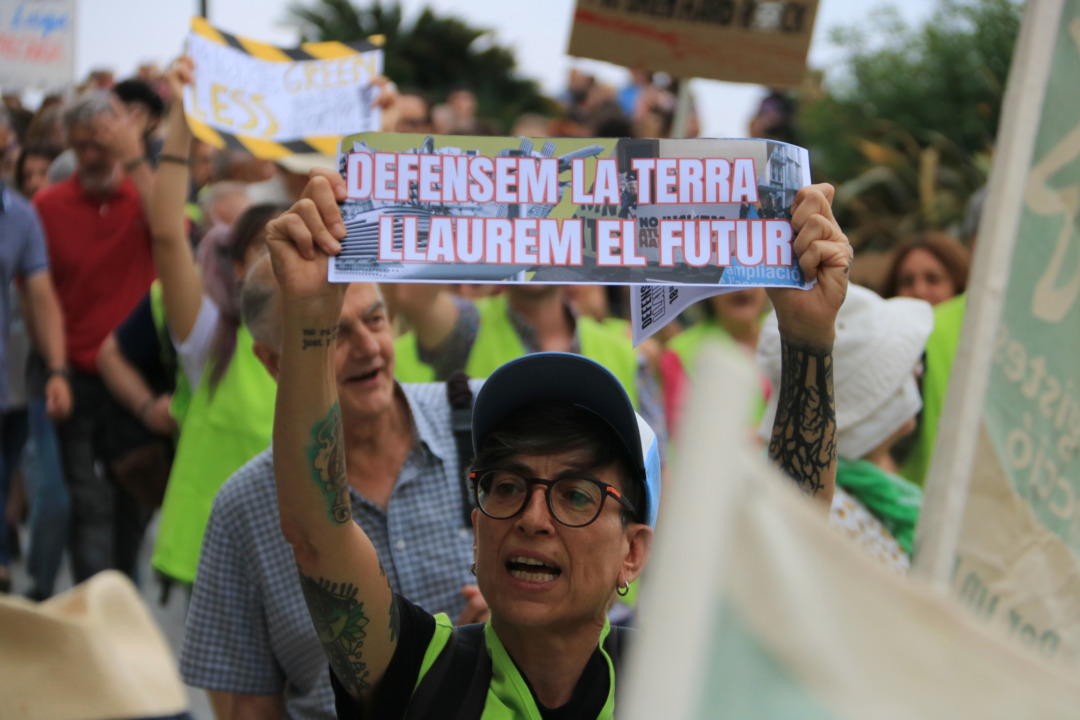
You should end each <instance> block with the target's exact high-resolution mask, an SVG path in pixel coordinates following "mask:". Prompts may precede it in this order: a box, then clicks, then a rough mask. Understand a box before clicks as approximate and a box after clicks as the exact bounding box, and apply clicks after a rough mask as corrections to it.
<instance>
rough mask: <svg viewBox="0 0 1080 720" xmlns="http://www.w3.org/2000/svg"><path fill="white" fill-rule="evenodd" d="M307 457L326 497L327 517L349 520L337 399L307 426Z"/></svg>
mask: <svg viewBox="0 0 1080 720" xmlns="http://www.w3.org/2000/svg"><path fill="white" fill-rule="evenodd" d="M308 460H309V461H310V462H311V476H312V478H313V479H314V480H315V484H316V485H318V486H319V489H320V490H322V493H323V497H325V498H326V511H327V515H329V517H330V520H331V521H332V522H335V523H337V524H339V525H344V524H345V523H347V522H349V521H350V520H352V509H351V508H350V506H349V480H348V477H347V476H346V475H345V445H344V442H343V441H342V430H341V408H340V407H339V405H338V403H334V405H333V407H331V408H330V412H328V413H327V414H326V417H325V418H323V419H322V420H320V421H319V422H317V423H315V425H314V427H312V428H311V442H310V444H309V445H308Z"/></svg>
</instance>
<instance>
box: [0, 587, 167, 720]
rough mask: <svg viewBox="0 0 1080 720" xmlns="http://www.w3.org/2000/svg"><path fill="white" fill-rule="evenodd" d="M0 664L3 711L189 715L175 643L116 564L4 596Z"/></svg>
mask: <svg viewBox="0 0 1080 720" xmlns="http://www.w3.org/2000/svg"><path fill="white" fill-rule="evenodd" d="M0 668H2V671H0V673H2V678H3V679H2V680H0V715H3V716H4V717H12V718H20V719H21V720H103V719H105V718H109V719H110V720H131V719H134V718H140V719H143V718H176V717H178V716H182V717H186V714H185V711H186V709H187V705H188V700H187V692H186V690H185V689H184V685H183V683H182V682H181V680H180V674H179V672H178V671H177V669H176V663H175V661H174V659H173V654H172V651H171V650H170V648H169V644H168V642H167V641H166V640H165V637H164V636H163V635H162V634H161V631H160V630H159V629H158V627H157V625H156V624H155V623H154V621H153V619H152V618H151V617H150V612H149V611H148V610H147V608H146V606H145V605H144V604H143V602H142V600H141V599H140V598H139V593H138V591H136V590H135V586H134V585H132V584H131V581H130V580H128V578H127V577H126V576H125V575H123V574H121V573H119V572H116V571H115V570H107V571H105V572H101V573H98V574H97V575H95V576H94V577H92V578H90V579H89V580H87V581H86V582H84V583H82V584H80V585H78V586H77V587H75V588H73V589H71V590H69V591H68V592H65V593H62V594H60V595H57V596H55V597H53V598H50V599H49V600H46V601H44V602H40V603H38V602H32V601H30V600H26V599H24V598H21V597H14V596H0Z"/></svg>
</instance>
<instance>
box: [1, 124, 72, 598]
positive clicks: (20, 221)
mask: <svg viewBox="0 0 1080 720" xmlns="http://www.w3.org/2000/svg"><path fill="white" fill-rule="evenodd" d="M10 133H11V127H10V121H9V119H8V114H7V111H6V110H4V109H2V108H0V160H2V159H3V156H4V155H5V154H6V151H7V147H8V140H9V137H10ZM0 237H2V238H3V240H4V242H3V245H2V249H0V424H2V425H3V430H4V432H5V433H10V432H12V431H13V430H14V429H15V426H16V418H15V417H14V413H13V412H12V411H13V410H14V407H13V406H14V403H13V402H12V397H11V395H12V389H11V388H8V387H7V379H8V376H9V373H8V372H7V370H8V368H7V365H6V363H7V362H9V357H10V355H12V354H13V353H12V352H11V349H10V348H9V347H8V346H9V345H10V339H9V330H10V327H9V325H10V322H11V317H12V315H13V314H14V312H13V308H12V307H11V305H12V303H13V302H15V298H16V296H15V295H14V294H13V293H11V292H9V290H10V288H11V287H12V283H14V282H15V280H16V278H19V279H20V280H21V282H22V283H23V287H24V291H23V297H24V298H25V300H26V302H25V303H23V307H22V312H23V313H24V316H25V318H26V320H27V321H28V322H27V325H28V326H29V327H28V331H29V333H30V335H31V336H32V337H33V338H35V339H36V341H37V345H38V347H39V348H40V352H41V354H42V355H43V356H44V358H45V361H46V363H48V367H49V368H50V369H51V370H53V371H55V372H51V373H50V375H51V377H50V380H49V382H48V383H47V384H46V387H45V391H44V396H45V397H44V401H43V402H42V404H41V408H40V409H41V410H44V411H45V413H47V414H48V416H49V417H50V418H53V419H56V420H62V419H64V418H66V417H67V416H68V415H69V414H70V412H71V387H70V386H69V385H68V380H67V377H66V376H65V373H64V372H63V370H64V367H65V350H64V330H63V319H62V317H61V312H60V303H59V301H58V300H57V297H56V291H55V289H54V287H53V281H52V275H51V274H50V271H49V270H50V269H49V257H48V253H47V251H46V246H45V237H44V235H43V233H42V228H41V222H40V221H39V219H38V215H37V213H36V212H35V211H34V209H33V207H32V206H31V205H30V203H29V202H27V201H26V200H25V199H24V198H22V197H20V196H19V194H18V193H15V192H13V191H12V190H10V189H9V188H8V187H7V185H6V184H5V183H4V182H3V181H0ZM9 415H10V417H9ZM23 422H24V423H25V422H26V421H25V419H24V420H23ZM9 426H10V427H9ZM23 439H25V430H24V431H23ZM20 453H21V443H17V442H16V443H9V442H7V439H6V438H5V442H4V444H3V451H2V452H0V592H8V591H9V590H10V589H11V575H10V571H9V569H8V564H9V558H8V544H7V538H8V532H7V522H6V520H7V500H8V491H9V488H10V487H11V478H12V476H13V475H14V473H15V470H16V468H17V467H18V464H19V455H20Z"/></svg>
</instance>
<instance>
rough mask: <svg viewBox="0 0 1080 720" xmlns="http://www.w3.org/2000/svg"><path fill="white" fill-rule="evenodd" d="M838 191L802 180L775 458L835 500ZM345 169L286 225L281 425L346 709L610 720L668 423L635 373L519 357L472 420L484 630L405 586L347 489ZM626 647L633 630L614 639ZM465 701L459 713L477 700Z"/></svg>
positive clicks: (287, 512)
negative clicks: (438, 611)
mask: <svg viewBox="0 0 1080 720" xmlns="http://www.w3.org/2000/svg"><path fill="white" fill-rule="evenodd" d="M832 193H833V191H832V188H831V187H830V186H812V187H807V188H803V189H802V190H801V191H800V192H799V194H798V195H797V196H796V199H795V203H794V207H793V211H792V223H793V225H794V226H795V227H796V228H798V229H799V230H800V232H799V235H798V237H797V238H796V241H795V249H796V251H797V252H798V254H799V258H800V264H801V266H802V269H803V272H804V273H805V274H806V278H807V279H808V280H815V279H816V280H817V284H816V285H815V286H814V287H813V288H811V289H809V290H799V289H790V288H783V289H781V288H776V289H773V290H770V297H771V299H772V302H773V304H774V306H775V308H776V310H777V314H778V316H779V318H780V328H781V332H782V334H783V342H784V373H783V378H782V381H781V387H780V390H779V393H780V398H781V403H780V407H781V410H780V412H778V414H777V420H776V426H775V430H774V434H773V437H772V442H771V444H770V453H771V455H772V456H773V457H774V458H775V459H776V460H777V462H779V463H780V464H781V465H782V466H783V467H784V469H785V470H786V471H787V472H788V474H789V475H790V476H791V477H792V479H793V480H794V481H795V482H796V484H797V485H798V486H799V487H800V488H802V489H803V490H805V491H806V492H807V493H808V494H812V495H814V496H816V497H818V498H820V499H821V500H823V501H825V502H826V503H828V502H829V501H830V499H831V496H832V490H833V483H834V478H835V472H836V455H835V410H834V405H833V401H832V355H831V349H832V341H833V338H834V336H835V330H834V321H835V317H836V313H837V310H838V309H839V307H840V306H841V304H842V303H843V300H844V295H845V293H846V290H847V272H848V267H849V264H850V261H851V257H852V252H851V246H850V245H849V244H848V242H847V239H846V238H845V237H844V234H843V233H842V232H841V230H840V228H839V227H838V226H837V224H836V221H835V220H834V219H833V216H832V212H831V209H830V201H831V199H832ZM344 197H345V183H344V181H342V180H341V178H339V177H337V176H336V175H333V174H329V173H328V174H325V175H324V174H320V175H317V176H315V177H313V178H312V180H311V181H310V182H309V184H308V187H307V188H306V189H305V191H304V195H303V197H302V198H301V200H300V201H299V202H297V203H296V204H295V205H294V206H293V208H292V209H291V210H290V211H289V212H288V213H286V214H284V215H282V216H281V217H280V218H277V219H276V220H274V221H272V222H271V223H270V225H269V230H268V234H267V244H268V246H269V248H270V253H271V258H272V260H273V265H274V272H275V274H276V275H277V279H278V282H279V284H280V286H281V288H282V294H283V298H282V300H283V307H284V335H283V349H282V354H281V363H280V374H279V385H278V395H277V406H276V414H275V424H274V475H275V478H276V483H277V492H278V505H279V507H280V509H281V514H280V522H281V529H282V533H283V534H284V536H285V539H286V540H287V541H288V542H289V543H290V544H291V545H292V548H293V553H294V557H295V560H296V564H297V567H298V569H299V572H300V583H301V586H302V588H303V590H304V596H305V599H306V601H307V604H308V610H309V612H310V614H311V616H312V620H313V622H314V624H315V627H316V629H317V631H318V633H319V636H320V640H321V641H322V643H323V647H324V649H325V651H326V654H327V657H328V658H329V660H330V666H331V669H332V670H333V674H334V676H335V684H336V694H337V702H338V704H337V707H338V714H339V717H343V718H352V717H380V718H381V717H440V718H441V717H452V716H458V717H514V718H538V717H541V716H542V715H544V714H545V712H546V711H548V710H556V709H557V710H558V711H559V712H560V713H564V714H565V716H567V717H582V718H589V717H594V718H610V717H612V715H613V713H614V697H615V682H616V673H617V668H616V665H615V662H614V659H615V658H614V656H615V655H616V654H617V652H618V651H617V649H616V647H615V646H614V644H613V637H614V636H616V635H617V633H613V632H612V631H611V629H610V626H609V625H608V623H607V619H606V611H607V608H608V607H609V606H610V605H611V603H612V601H613V600H614V598H615V597H616V593H621V592H625V589H626V587H627V585H628V584H629V583H630V582H632V581H633V580H635V579H636V578H637V577H638V576H639V575H640V573H641V571H642V570H643V568H644V566H645V564H646V561H647V559H648V555H649V547H650V545H651V543H652V536H653V523H654V522H655V519H656V516H657V510H658V507H657V503H658V501H659V479H658V472H657V470H658V459H657V457H656V450H655V445H653V444H652V443H651V442H650V440H651V438H652V432H651V430H649V428H648V426H647V425H646V424H645V423H644V422H642V421H640V419H639V418H638V417H637V416H636V415H635V414H634V412H633V408H632V405H631V404H630V401H629V399H628V397H627V395H626V393H625V391H624V390H623V389H622V388H621V386H620V385H619V383H618V381H617V380H616V379H615V378H614V377H613V376H611V374H610V373H608V372H607V371H606V370H604V369H603V368H602V367H600V366H599V365H597V364H596V363H594V362H592V361H591V360H588V359H587V358H581V357H577V356H570V355H565V354H562V353H545V354H538V355H532V356H527V357H523V358H519V359H517V360H514V361H511V362H509V363H507V364H506V365H504V366H502V367H501V368H500V369H499V370H497V371H496V372H495V373H494V374H493V375H492V376H491V378H490V379H489V380H488V381H487V384H486V385H485V386H484V388H483V389H482V390H481V391H480V393H479V394H478V396H477V399H476V404H475V406H474V412H473V419H472V429H473V443H474V446H475V448H476V450H477V456H476V460H475V461H474V464H473V467H472V473H471V475H472V479H473V482H474V498H475V500H476V504H477V508H478V509H477V510H475V511H474V512H473V527H474V530H475V538H476V545H475V558H476V575H477V581H478V583H479V586H480V589H481V591H482V592H483V594H484V597H485V598H486V599H487V601H488V603H489V606H490V609H491V619H490V621H489V622H488V623H487V624H486V625H485V626H483V628H482V629H479V630H478V629H475V628H474V629H468V628H462V629H451V627H450V624H449V622H448V620H447V619H446V618H445V617H443V616H437V617H432V616H431V615H430V614H428V613H426V612H425V611H424V610H423V609H421V608H419V607H417V606H415V605H413V604H412V603H410V602H409V601H408V600H407V599H406V598H403V597H400V596H395V595H394V594H393V593H392V592H391V590H390V587H389V585H388V583H387V580H386V577H385V576H384V574H383V573H382V572H381V566H380V563H379V558H378V557H377V556H376V553H375V550H374V548H373V547H372V545H371V542H370V541H369V540H368V538H367V536H366V535H364V532H363V531H362V530H361V529H360V527H359V526H358V525H356V524H355V523H352V522H348V521H345V522H339V521H338V520H336V519H335V516H334V514H333V513H332V512H329V510H330V509H331V508H333V507H336V506H338V505H340V503H342V502H344V503H346V504H347V503H348V502H349V495H348V491H347V488H348V481H347V476H346V469H345V451H344V450H345V449H344V447H343V445H342V441H341V437H342V430H341V421H340V412H339V409H338V403H337V396H336V392H337V391H336V384H335V381H334V377H333V351H332V349H330V348H326V347H307V348H305V347H304V344H303V343H302V342H300V340H301V339H302V338H303V337H305V336H309V335H310V334H311V333H313V332H315V333H318V332H320V331H326V332H333V331H334V328H336V327H337V324H338V318H339V313H340V310H341V307H342V302H343V298H344V291H345V286H344V285H333V284H330V283H328V282H327V279H326V278H327V263H328V258H329V256H330V255H336V254H337V253H339V252H340V249H341V246H340V243H339V240H340V239H341V238H343V237H344V235H345V227H344V225H343V223H342V221H341V216H340V213H339V211H338V206H337V202H338V201H340V200H342V199H344ZM615 640H616V643H617V638H615ZM459 713H460V714H459Z"/></svg>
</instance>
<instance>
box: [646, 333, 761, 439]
mask: <svg viewBox="0 0 1080 720" xmlns="http://www.w3.org/2000/svg"><path fill="white" fill-rule="evenodd" d="M706 340H711V341H716V342H721V343H724V344H725V345H728V346H730V347H734V346H735V341H734V340H732V339H731V336H730V335H728V333H727V331H726V330H724V328H722V327H720V325H718V324H717V323H716V322H714V321H712V320H707V321H705V322H699V323H697V324H696V325H693V326H691V327H688V328H687V329H686V330H683V331H682V332H681V333H679V334H678V335H676V336H675V337H673V338H671V339H670V340H668V342H667V347H668V349H669V350H671V351H672V352H674V353H675V354H676V355H678V356H679V360H680V361H681V362H682V366H683V369H684V370H686V374H687V376H688V378H690V379H693V377H694V366H695V365H696V364H697V357H698V353H699V352H701V346H702V344H704V342H705V341H706ZM750 413H751V414H750V420H751V422H752V423H753V424H754V426H755V427H756V426H757V425H759V424H760V423H761V418H762V417H763V416H764V415H765V395H764V394H763V393H762V392H761V387H760V385H759V386H758V388H757V392H755V393H754V404H753V405H752V406H751V411H750Z"/></svg>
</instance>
